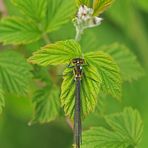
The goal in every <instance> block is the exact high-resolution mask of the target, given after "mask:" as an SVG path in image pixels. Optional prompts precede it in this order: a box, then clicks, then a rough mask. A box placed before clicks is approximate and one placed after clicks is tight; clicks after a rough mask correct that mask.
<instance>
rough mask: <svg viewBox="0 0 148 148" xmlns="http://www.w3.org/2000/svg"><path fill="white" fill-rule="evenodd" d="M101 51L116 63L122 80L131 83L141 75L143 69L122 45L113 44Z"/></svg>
mask: <svg viewBox="0 0 148 148" xmlns="http://www.w3.org/2000/svg"><path fill="white" fill-rule="evenodd" d="M102 50H103V51H105V52H107V53H108V54H110V55H111V56H112V57H113V58H114V60H115V61H116V62H117V64H118V65H119V67H120V71H121V74H122V78H123V80H125V81H131V80H135V79H138V78H139V77H141V76H142V75H143V73H144V72H143V69H142V67H141V65H140V64H139V62H138V60H137V58H136V56H135V55H134V54H133V53H132V52H131V51H130V50H129V49H128V48H127V47H125V46H124V45H120V44H117V43H115V44H112V45H110V46H106V47H104V48H103V49H102Z"/></svg>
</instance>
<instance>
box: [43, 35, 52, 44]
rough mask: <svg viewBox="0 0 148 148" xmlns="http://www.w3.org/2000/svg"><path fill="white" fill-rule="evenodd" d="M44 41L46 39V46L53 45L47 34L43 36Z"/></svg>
mask: <svg viewBox="0 0 148 148" xmlns="http://www.w3.org/2000/svg"><path fill="white" fill-rule="evenodd" d="M43 39H44V41H45V43H46V44H49V43H51V41H50V39H49V37H48V35H47V34H44V35H43Z"/></svg>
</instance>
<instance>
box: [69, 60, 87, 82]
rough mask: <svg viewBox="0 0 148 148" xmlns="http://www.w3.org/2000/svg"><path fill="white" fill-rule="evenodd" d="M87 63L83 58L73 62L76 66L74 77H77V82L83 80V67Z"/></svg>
mask: <svg viewBox="0 0 148 148" xmlns="http://www.w3.org/2000/svg"><path fill="white" fill-rule="evenodd" d="M84 63H85V61H84V59H82V58H75V59H73V60H72V64H74V69H73V72H74V76H75V80H81V78H82V75H83V72H82V69H83V65H84Z"/></svg>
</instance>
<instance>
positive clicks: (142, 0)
mask: <svg viewBox="0 0 148 148" xmlns="http://www.w3.org/2000/svg"><path fill="white" fill-rule="evenodd" d="M135 2H136V3H137V5H138V6H139V7H140V8H141V9H142V10H144V11H146V12H148V3H147V0H137V1H135Z"/></svg>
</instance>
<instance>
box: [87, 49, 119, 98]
mask: <svg viewBox="0 0 148 148" xmlns="http://www.w3.org/2000/svg"><path fill="white" fill-rule="evenodd" d="M85 58H86V59H87V62H88V63H89V64H92V65H94V66H96V67H97V69H98V72H99V74H100V76H101V79H102V90H103V92H104V93H108V94H111V95H112V96H113V97H115V98H120V97H121V76H120V71H119V67H118V65H117V64H116V62H115V61H114V60H113V59H112V58H111V57H110V56H109V55H108V54H105V53H103V52H101V51H98V52H90V53H86V54H85Z"/></svg>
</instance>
